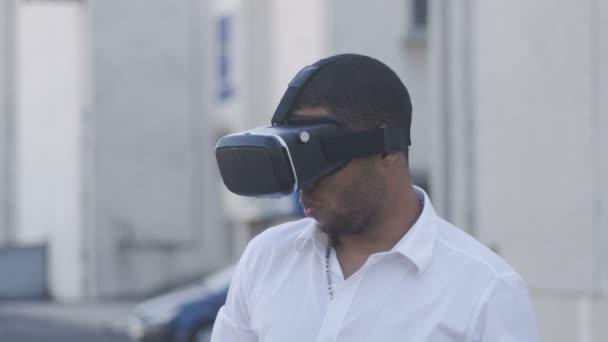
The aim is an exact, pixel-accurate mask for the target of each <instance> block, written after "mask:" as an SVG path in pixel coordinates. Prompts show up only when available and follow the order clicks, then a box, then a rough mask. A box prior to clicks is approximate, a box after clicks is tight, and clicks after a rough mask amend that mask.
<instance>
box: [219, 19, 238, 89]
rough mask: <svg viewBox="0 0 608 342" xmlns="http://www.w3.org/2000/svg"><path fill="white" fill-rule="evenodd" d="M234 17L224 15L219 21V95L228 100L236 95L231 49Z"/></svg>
mask: <svg viewBox="0 0 608 342" xmlns="http://www.w3.org/2000/svg"><path fill="white" fill-rule="evenodd" d="M232 29H233V20H232V17H229V16H222V17H220V18H219V21H218V40H219V56H218V57H219V60H218V62H219V63H218V64H219V65H218V72H219V75H218V76H219V83H218V97H219V99H220V101H227V100H229V99H230V98H232V97H233V96H234V85H233V84H232V82H231V81H232V80H231V78H232V77H234V76H233V73H234V69H233V60H232V58H233V56H232V51H231V48H230V46H231V42H232Z"/></svg>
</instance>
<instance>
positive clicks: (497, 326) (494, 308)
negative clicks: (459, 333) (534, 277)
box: [469, 273, 540, 342]
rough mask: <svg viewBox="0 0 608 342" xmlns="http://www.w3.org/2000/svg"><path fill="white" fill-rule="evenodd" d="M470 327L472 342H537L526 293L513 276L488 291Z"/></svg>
mask: <svg viewBox="0 0 608 342" xmlns="http://www.w3.org/2000/svg"><path fill="white" fill-rule="evenodd" d="M474 324H475V325H474V329H473V331H472V338H470V339H469V340H470V341H473V342H540V337H539V334H538V329H537V327H536V320H535V318H534V312H533V310H532V304H531V302H530V296H529V294H528V290H527V288H526V286H525V284H524V282H523V280H522V279H521V277H520V276H519V275H517V274H515V273H510V274H507V275H503V276H499V277H497V278H496V280H495V281H494V282H493V283H492V284H491V285H490V286H489V287H488V289H487V291H486V292H485V293H484V295H483V297H482V300H481V303H480V306H479V310H478V311H477V315H476V318H475V319H474Z"/></svg>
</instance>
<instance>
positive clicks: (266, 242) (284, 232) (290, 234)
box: [249, 218, 315, 249]
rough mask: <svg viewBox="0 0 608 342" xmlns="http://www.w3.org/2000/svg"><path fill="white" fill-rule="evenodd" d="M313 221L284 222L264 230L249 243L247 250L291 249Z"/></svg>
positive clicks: (308, 219) (307, 219) (306, 219)
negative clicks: (283, 247)
mask: <svg viewBox="0 0 608 342" xmlns="http://www.w3.org/2000/svg"><path fill="white" fill-rule="evenodd" d="M314 222H315V221H314V220H313V219H310V218H303V219H299V220H295V221H289V222H285V223H282V224H279V225H276V226H272V227H269V228H267V229H265V230H264V231H263V232H261V233H260V234H258V235H256V236H255V237H254V238H253V239H251V241H250V242H249V248H252V249H268V248H276V247H281V246H285V247H291V246H293V243H294V241H295V240H296V238H297V237H298V236H300V234H302V232H303V231H304V230H305V229H307V228H308V227H309V226H310V225H311V224H314Z"/></svg>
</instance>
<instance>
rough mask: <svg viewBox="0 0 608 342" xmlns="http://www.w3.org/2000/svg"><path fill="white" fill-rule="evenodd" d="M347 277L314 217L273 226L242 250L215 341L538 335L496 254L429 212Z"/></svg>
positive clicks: (444, 341) (421, 341)
mask: <svg viewBox="0 0 608 342" xmlns="http://www.w3.org/2000/svg"><path fill="white" fill-rule="evenodd" d="M416 192H417V195H418V196H419V198H420V199H424V208H423V211H422V214H421V215H420V217H419V218H418V220H417V221H416V223H415V224H414V225H413V226H412V228H411V229H410V230H409V231H408V232H407V234H405V235H404V237H403V238H402V239H401V240H400V241H399V242H398V243H397V244H396V245H395V247H394V248H393V249H392V250H390V251H388V252H382V253H376V254H373V255H371V256H370V257H369V258H368V260H367V262H366V263H365V264H364V265H363V267H362V268H361V269H359V270H358V271H357V272H355V273H354V274H353V275H352V276H350V277H349V278H348V279H346V280H344V277H343V276H342V272H341V268H340V265H339V262H338V260H337V258H336V256H335V253H331V258H330V272H331V279H332V287H333V290H334V299H333V300H330V298H329V293H328V284H327V276H326V271H325V250H326V247H327V242H328V237H327V235H326V234H325V233H323V232H321V231H320V230H319V228H318V227H317V223H316V221H314V220H312V219H303V220H299V221H295V222H290V223H286V224H283V225H280V226H276V227H273V228H270V229H268V230H266V231H265V232H263V233H262V234H260V235H258V236H257V237H256V238H254V239H253V240H252V241H251V242H250V243H249V245H248V247H247V249H246V250H245V252H244V253H243V256H242V257H241V260H240V262H239V264H238V266H237V270H236V272H235V274H234V278H233V280H232V283H231V287H230V291H229V294H228V299H227V302H226V305H225V306H224V307H222V309H221V310H220V312H219V313H218V316H217V319H216V321H215V326H214V329H213V336H212V339H211V340H212V342H250V341H251V342H253V341H259V342H311V341H317V342H326V341H327V342H329V341H347V342H363V341H366V342H369V341H383V342H384V341H407V342H426V341H428V342H473V341H484V342H537V341H539V340H540V339H539V337H538V333H537V328H536V323H535V319H534V315H533V312H532V308H531V304H530V299H529V296H528V291H527V289H526V286H525V284H524V282H523V281H522V279H521V277H520V276H519V275H518V274H517V273H516V272H515V271H513V269H512V268H511V267H510V266H509V265H508V264H507V263H506V262H505V261H504V260H502V259H501V258H500V257H499V256H497V255H496V254H494V253H493V252H492V251H490V250H489V249H487V248H486V247H484V246H483V245H482V244H481V243H479V242H478V241H476V240H475V239H473V238H472V237H471V236H469V235H467V234H466V233H465V232H463V231H462V230H460V229H458V228H456V227H454V226H453V225H451V224H450V223H448V222H446V221H444V220H442V219H441V218H440V217H438V216H437V215H436V214H435V211H434V209H433V207H432V205H431V202H430V200H429V198H428V196H427V195H426V194H425V193H424V192H423V191H422V190H420V189H418V188H416Z"/></svg>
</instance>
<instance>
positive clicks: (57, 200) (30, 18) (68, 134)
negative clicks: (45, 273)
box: [15, 2, 85, 300]
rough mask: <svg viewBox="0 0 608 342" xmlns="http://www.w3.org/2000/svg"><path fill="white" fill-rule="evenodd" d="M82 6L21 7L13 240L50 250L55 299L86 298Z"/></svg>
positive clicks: (37, 4)
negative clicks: (15, 200) (82, 172)
mask: <svg viewBox="0 0 608 342" xmlns="http://www.w3.org/2000/svg"><path fill="white" fill-rule="evenodd" d="M83 13H84V11H83V7H82V3H79V2H61V3H45V2H31V3H30V2H20V3H19V4H18V7H17V14H18V16H17V20H16V28H17V42H18V44H16V55H17V61H18V63H17V67H16V78H17V79H18V82H17V89H16V100H15V101H16V113H17V115H16V124H15V127H16V131H15V135H16V155H17V157H16V166H15V167H16V170H17V175H18V176H17V177H16V192H17V193H16V198H17V202H16V228H17V229H16V234H15V242H16V243H18V244H21V245H29V244H39V243H48V246H49V268H50V273H49V276H50V280H49V284H50V288H51V292H52V293H53V295H54V296H56V297H57V298H60V299H65V300H72V299H77V298H80V297H81V296H82V290H83V287H82V270H83V264H82V262H83V259H82V253H83V250H82V225H81V223H82V222H81V211H82V210H81V209H82V208H81V203H82V200H81V196H82V195H83V194H82V188H81V184H82V177H81V150H80V147H81V139H82V131H81V115H82V112H83V109H84V90H83V89H84V84H85V82H84V65H83V62H84V56H83V53H84V38H83V32H84V31H85V26H84V21H83Z"/></svg>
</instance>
